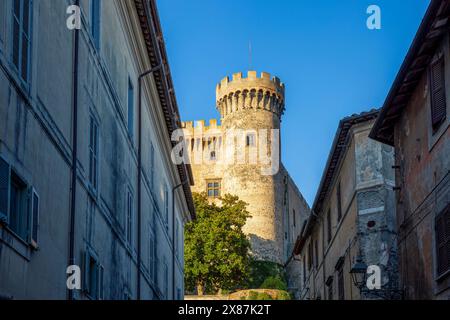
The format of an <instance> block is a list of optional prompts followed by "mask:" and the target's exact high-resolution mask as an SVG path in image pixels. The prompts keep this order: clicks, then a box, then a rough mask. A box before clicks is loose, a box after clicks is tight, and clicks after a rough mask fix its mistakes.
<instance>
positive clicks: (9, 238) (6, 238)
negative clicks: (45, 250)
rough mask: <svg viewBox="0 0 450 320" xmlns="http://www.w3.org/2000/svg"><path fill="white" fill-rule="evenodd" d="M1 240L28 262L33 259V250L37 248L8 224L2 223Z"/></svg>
mask: <svg viewBox="0 0 450 320" xmlns="http://www.w3.org/2000/svg"><path fill="white" fill-rule="evenodd" d="M0 242H3V243H4V244H6V245H7V246H8V247H10V248H11V249H12V250H13V251H15V252H16V253H17V254H18V255H20V256H21V257H22V258H24V259H25V260H26V261H28V262H29V261H30V260H31V252H32V251H33V250H37V249H34V248H33V247H31V245H30V244H29V243H28V242H27V241H25V240H23V239H22V238H21V237H19V236H18V235H17V234H16V233H15V232H14V231H12V230H11V229H10V228H8V226H6V225H0Z"/></svg>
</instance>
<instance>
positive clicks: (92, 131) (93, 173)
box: [89, 114, 99, 191]
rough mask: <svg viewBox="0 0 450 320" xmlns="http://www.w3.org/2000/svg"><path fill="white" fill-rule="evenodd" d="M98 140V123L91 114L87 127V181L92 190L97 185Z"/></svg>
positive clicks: (95, 188)
mask: <svg viewBox="0 0 450 320" xmlns="http://www.w3.org/2000/svg"><path fill="white" fill-rule="evenodd" d="M98 140H99V135H98V123H97V120H96V119H95V118H94V116H93V115H92V114H91V116H90V128H89V183H90V186H91V187H92V189H94V191H96V190H97V187H98V149H99V148H98Z"/></svg>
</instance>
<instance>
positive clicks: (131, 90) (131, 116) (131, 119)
mask: <svg viewBox="0 0 450 320" xmlns="http://www.w3.org/2000/svg"><path fill="white" fill-rule="evenodd" d="M128 134H129V135H130V137H131V138H133V136H134V87H133V82H132V81H131V78H128Z"/></svg>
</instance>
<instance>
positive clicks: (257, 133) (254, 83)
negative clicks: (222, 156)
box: [216, 71, 284, 264]
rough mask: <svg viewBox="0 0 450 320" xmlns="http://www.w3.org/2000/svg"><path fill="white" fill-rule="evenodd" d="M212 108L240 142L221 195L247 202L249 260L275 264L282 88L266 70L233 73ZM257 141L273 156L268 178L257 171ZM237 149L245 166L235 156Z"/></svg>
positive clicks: (279, 231)
mask: <svg viewBox="0 0 450 320" xmlns="http://www.w3.org/2000/svg"><path fill="white" fill-rule="evenodd" d="M216 106H217V109H218V110H219V112H220V114H221V117H222V119H221V122H222V130H223V132H224V133H225V134H227V132H229V130H230V129H231V131H235V132H240V133H241V135H242V134H243V135H245V136H244V140H243V141H244V142H243V143H242V140H240V139H241V138H239V140H240V141H241V143H240V142H239V141H236V149H237V150H236V153H235V155H236V157H235V159H234V161H233V162H230V163H225V165H224V172H223V180H222V190H223V193H224V194H225V193H230V194H235V195H238V196H239V198H240V199H241V200H244V201H245V202H247V203H248V211H249V212H250V214H251V216H252V217H251V218H250V219H249V220H248V222H247V224H246V226H245V227H244V231H245V233H246V234H247V235H248V236H249V238H250V241H251V245H252V253H253V255H254V257H255V258H256V259H258V260H266V261H273V262H277V263H280V264H281V263H283V237H284V235H283V233H284V232H283V213H282V210H283V201H284V192H283V190H284V188H283V174H282V172H281V170H282V167H281V156H280V153H279V150H280V147H279V146H280V140H279V139H280V135H279V129H280V124H281V116H282V114H283V112H284V84H283V83H281V82H280V80H279V79H278V78H276V77H274V78H272V77H271V75H270V74H269V73H266V72H263V73H261V76H260V77H258V76H257V73H256V72H255V71H249V72H248V75H247V77H246V78H243V77H242V73H236V74H234V75H233V78H232V80H230V79H229V78H228V77H226V78H224V79H223V80H222V81H221V83H220V84H218V85H217V89H216ZM273 130H275V131H273ZM263 139H265V141H266V143H267V145H266V146H268V149H269V150H268V152H269V153H272V152H278V159H277V161H278V164H276V168H277V169H276V171H275V172H274V174H271V175H267V174H263V173H262V167H264V166H267V164H264V161H265V160H264V159H262V158H261V150H262V151H264V150H263V149H264V148H262V147H263V141H264V140H263ZM271 139H277V141H273V142H276V143H278V148H275V149H274V147H273V146H274V145H273V144H272V140H271ZM275 145H276V144H275ZM239 148H240V149H239ZM272 149H273V150H272ZM243 151H244V154H245V162H242V161H240V160H239V159H238V158H239V156H237V153H239V152H243ZM275 158H277V157H275ZM272 159H274V157H272ZM278 168H279V170H278Z"/></svg>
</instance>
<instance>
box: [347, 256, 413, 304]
mask: <svg viewBox="0 0 450 320" xmlns="http://www.w3.org/2000/svg"><path fill="white" fill-rule="evenodd" d="M350 275H351V276H352V280H353V283H354V285H355V286H356V287H357V288H358V289H359V292H360V294H361V297H363V296H373V297H377V298H379V299H383V300H403V299H404V297H405V292H404V290H401V289H400V290H399V289H397V288H395V287H393V283H388V284H386V285H385V287H384V288H383V289H372V290H371V289H369V288H368V287H367V264H366V263H365V262H364V261H363V259H362V257H361V256H358V257H357V258H356V262H355V264H354V265H353V266H352V268H351V270H350Z"/></svg>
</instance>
